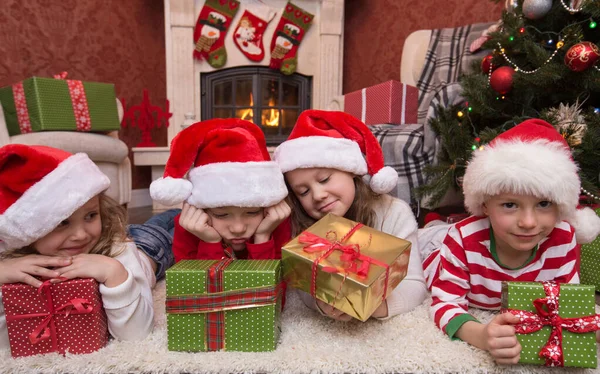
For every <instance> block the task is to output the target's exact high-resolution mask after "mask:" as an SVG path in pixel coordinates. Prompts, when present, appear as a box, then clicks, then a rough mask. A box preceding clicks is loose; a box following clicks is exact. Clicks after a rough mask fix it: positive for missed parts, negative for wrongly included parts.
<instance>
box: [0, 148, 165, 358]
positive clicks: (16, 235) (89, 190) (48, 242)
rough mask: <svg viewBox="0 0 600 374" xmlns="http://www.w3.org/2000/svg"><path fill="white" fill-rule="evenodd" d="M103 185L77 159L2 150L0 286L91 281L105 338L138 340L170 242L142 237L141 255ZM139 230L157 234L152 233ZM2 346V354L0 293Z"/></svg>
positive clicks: (1, 325) (2, 328) (149, 321)
mask: <svg viewBox="0 0 600 374" xmlns="http://www.w3.org/2000/svg"><path fill="white" fill-rule="evenodd" d="M109 184H110V181H109V179H108V177H107V176H106V175H104V174H103V173H102V172H101V171H100V169H98V167H97V166H96V165H95V164H94V163H93V162H92V161H91V160H90V159H89V158H88V156H87V155H85V154H83V153H79V154H75V155H72V154H70V153H68V152H65V151H62V150H59V149H55V148H50V147H45V146H27V145H22V144H9V145H6V146H4V147H2V148H0V284H5V283H14V282H22V283H27V284H30V285H32V286H34V287H39V286H40V285H41V283H42V282H41V280H40V279H39V278H61V277H62V278H66V279H73V278H94V279H95V280H96V281H98V283H100V294H101V296H102V302H103V306H104V309H105V311H106V315H107V317H108V328H109V331H110V333H111V335H112V336H114V337H115V338H117V339H123V340H137V339H143V338H145V337H146V336H147V335H148V334H149V333H150V331H151V330H152V327H153V318H154V310H153V301H152V294H151V287H152V286H153V285H154V283H155V281H156V280H155V274H154V271H153V269H158V270H159V271H161V272H164V268H165V267H167V266H168V265H169V263H170V262H172V256H170V255H169V253H170V252H169V250H168V249H169V248H168V239H165V238H161V240H162V242H161V241H160V240H159V241H158V242H154V243H152V241H151V240H149V239H148V238H145V239H144V240H142V242H145V247H146V248H149V247H151V248H150V249H151V251H150V252H145V253H144V252H141V251H139V250H138V249H137V248H136V244H135V243H134V242H133V241H131V240H129V239H128V238H127V234H126V232H125V224H126V213H125V210H124V209H123V208H122V207H121V206H120V205H118V204H116V202H114V200H112V199H110V198H108V197H107V196H105V195H104V191H105V190H106V189H107V188H108V187H109ZM142 226H143V225H136V229H137V230H139V229H140V228H142ZM144 229H145V230H146V231H145V232H146V234H147V233H153V234H154V235H156V236H157V237H160V236H161V235H163V234H162V233H161V229H160V228H158V227H155V228H154V229H152V227H150V226H149V227H145V228H144ZM165 235H166V234H165ZM132 236H133V237H134V238H135V237H138V239H139V236H140V233H139V232H138V233H135V232H134V233H133V234H132ZM164 242H167V243H164ZM140 247H141V248H143V247H144V244H143V245H142V246H140ZM159 252H160V253H159ZM153 260H154V261H156V262H157V263H158V264H156V263H154V261H153ZM157 265H158V266H157ZM0 348H8V332H7V328H6V319H5V315H4V308H3V306H2V303H1V295H0Z"/></svg>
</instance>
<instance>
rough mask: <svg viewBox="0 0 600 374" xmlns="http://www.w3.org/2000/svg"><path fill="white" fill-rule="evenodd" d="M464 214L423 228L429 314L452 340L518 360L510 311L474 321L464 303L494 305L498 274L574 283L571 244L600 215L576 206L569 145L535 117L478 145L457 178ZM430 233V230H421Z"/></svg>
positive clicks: (593, 230) (596, 229) (592, 231)
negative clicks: (485, 321)
mask: <svg viewBox="0 0 600 374" xmlns="http://www.w3.org/2000/svg"><path fill="white" fill-rule="evenodd" d="M463 186H464V195H465V206H466V208H467V210H468V211H469V212H470V213H471V214H472V216H470V217H469V218H466V219H465V220H463V221H461V222H459V223H457V224H455V225H451V226H434V227H432V228H430V229H425V230H422V231H423V235H420V236H421V239H423V238H424V237H429V238H430V240H431V241H430V242H429V243H428V244H429V245H427V246H422V248H430V250H429V251H427V250H426V249H425V251H427V252H429V253H424V254H423V258H425V261H424V263H423V269H424V272H425V278H426V282H427V286H428V287H429V288H430V289H431V293H432V305H431V315H432V318H433V319H434V321H435V323H436V325H437V326H438V327H439V328H440V329H441V330H442V331H444V332H445V333H446V334H447V335H448V336H449V337H451V338H458V339H461V340H463V341H466V342H467V343H469V344H471V345H473V346H475V347H478V348H480V349H483V350H486V351H488V352H489V353H490V354H491V356H492V357H493V358H494V360H495V361H496V362H497V363H499V364H514V363H517V362H518V360H519V354H520V352H521V346H520V345H519V343H518V341H517V339H516V336H515V330H514V328H513V327H512V326H511V325H512V324H514V323H517V322H519V319H518V318H517V317H515V316H513V315H511V314H509V313H504V314H499V315H497V316H495V317H494V318H493V319H492V320H491V321H490V322H489V323H488V324H483V323H479V322H478V321H477V319H476V318H475V317H473V316H472V315H471V314H469V313H468V308H469V307H477V308H482V309H490V310H499V309H500V296H501V283H502V281H546V280H555V281H558V282H563V283H579V253H580V252H579V243H585V242H589V241H591V240H593V239H594V238H595V237H596V236H597V235H598V234H599V233H600V218H598V216H596V215H595V213H594V212H593V211H592V210H591V209H589V208H586V209H583V210H577V205H578V200H579V192H580V180H579V177H578V174H577V166H576V165H575V163H574V161H573V159H572V156H571V152H570V149H569V146H568V144H567V143H566V141H565V140H564V138H563V137H562V136H561V134H560V133H558V131H556V130H555V129H554V128H553V127H552V126H551V125H550V124H548V123H546V122H544V121H541V120H537V119H534V120H527V121H525V122H523V123H521V124H519V125H517V126H515V127H514V128H512V129H510V130H508V131H506V132H504V133H502V134H501V135H499V136H498V137H496V139H494V140H493V141H492V142H491V143H490V144H489V145H487V146H486V147H485V148H484V149H483V150H482V151H476V152H475V154H474V155H473V158H472V159H471V161H470V162H469V164H468V166H467V170H466V173H465V177H464V184H463ZM427 231H429V232H427Z"/></svg>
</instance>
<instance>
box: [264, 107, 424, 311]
mask: <svg viewBox="0 0 600 374" xmlns="http://www.w3.org/2000/svg"><path fill="white" fill-rule="evenodd" d="M274 159H275V161H277V163H278V164H279V166H280V168H281V171H282V172H283V173H284V175H285V180H286V182H287V185H288V186H289V189H290V192H291V194H290V200H291V202H292V234H293V235H294V236H296V235H298V234H300V233H301V232H302V231H304V230H305V229H306V228H308V227H309V226H311V225H312V224H314V223H315V222H316V221H317V220H319V219H320V218H322V217H323V216H325V215H326V214H327V213H333V214H335V215H338V216H340V217H345V218H348V219H350V220H353V221H356V222H360V223H362V224H364V225H366V226H370V227H373V228H375V229H377V230H380V231H383V232H385V233H387V234H391V235H394V236H397V237H399V238H402V239H406V240H408V241H410V242H411V243H412V249H411V252H410V261H409V267H408V274H407V276H406V277H405V278H404V279H403V280H402V282H400V285H399V286H398V287H397V288H396V289H395V290H394V291H393V292H392V293H391V294H390V295H389V296H388V298H387V299H386V301H385V302H383V303H382V304H381V306H380V307H379V308H378V309H377V310H376V311H375V312H374V313H373V317H377V318H386V317H390V316H393V315H396V314H399V313H404V312H408V311H410V310H412V309H413V308H414V307H416V306H417V305H419V304H421V303H422V302H423V300H424V299H425V296H426V294H427V289H426V286H425V281H424V278H423V270H422V268H421V257H420V254H419V249H418V242H417V222H416V220H415V217H414V215H413V213H412V211H411V209H410V207H409V206H408V204H406V203H405V202H404V201H402V200H399V199H396V198H393V197H391V196H390V195H387V193H388V192H389V191H391V190H392V189H393V188H395V187H396V184H397V180H398V174H397V173H396V171H395V170H394V169H392V168H390V167H384V164H383V153H382V151H381V147H380V146H379V144H378V143H377V139H375V136H373V134H372V133H371V132H370V131H369V129H368V128H367V126H366V125H365V124H364V123H362V122H361V121H359V120H357V119H356V118H354V117H352V116H351V115H349V114H346V113H342V112H328V111H322V110H307V111H304V112H302V114H301V115H300V117H299V118H298V121H297V122H296V125H295V126H294V129H293V130H292V133H291V134H290V136H289V138H288V140H286V141H285V142H283V143H282V144H281V145H280V146H279V147H277V149H276V150H275V153H274ZM369 176H370V181H369V182H368V184H367V183H365V182H364V180H363V177H369ZM302 296H303V299H304V300H305V302H306V303H307V305H309V306H311V307H316V308H317V309H318V310H319V311H320V312H321V313H322V314H324V315H327V316H329V317H331V318H334V319H337V320H350V319H351V318H352V317H350V316H349V315H347V314H344V313H342V312H341V311H339V310H337V309H335V308H333V307H331V306H330V305H328V304H325V303H323V302H322V301H320V300H315V299H313V298H312V297H311V296H310V295H308V294H305V293H303V295H302Z"/></svg>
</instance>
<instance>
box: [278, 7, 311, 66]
mask: <svg viewBox="0 0 600 374" xmlns="http://www.w3.org/2000/svg"><path fill="white" fill-rule="evenodd" d="M313 18H314V16H313V15H312V14H310V13H308V12H307V11H305V10H304V9H302V8H299V7H297V6H296V5H294V4H292V3H291V2H288V3H287V4H286V6H285V8H284V9H283V14H282V15H281V18H280V19H279V23H278V24H277V28H276V29H275V33H274V34H273V38H271V63H270V64H269V67H270V68H271V69H279V70H280V71H281V72H282V73H283V74H285V75H290V74H293V73H294V72H295V71H296V67H297V66H298V57H297V53H298V46H299V45H300V42H301V41H302V39H303V38H304V34H306V32H307V31H308V29H309V28H310V26H311V24H312V20H313Z"/></svg>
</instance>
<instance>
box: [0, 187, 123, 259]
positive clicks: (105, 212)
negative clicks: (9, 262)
mask: <svg viewBox="0 0 600 374" xmlns="http://www.w3.org/2000/svg"><path fill="white" fill-rule="evenodd" d="M97 196H98V198H99V202H100V208H99V211H100V220H101V222H102V231H101V233H100V239H99V240H98V243H96V245H95V246H94V248H92V250H91V251H90V254H98V255H104V256H109V257H115V256H118V255H119V253H120V251H113V245H114V244H115V243H118V242H123V241H126V240H127V232H126V230H125V227H126V225H127V210H126V209H125V208H124V207H122V206H121V205H119V204H118V203H117V202H116V201H115V200H113V199H111V198H110V197H108V196H106V194H105V193H104V192H103V193H101V194H99V195H97ZM34 244H35V243H32V244H30V245H27V246H25V247H22V248H16V249H11V250H8V251H5V252H3V253H0V259H8V258H16V257H23V256H27V255H32V254H37V253H38V252H37V251H36V249H35V248H34Z"/></svg>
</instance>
